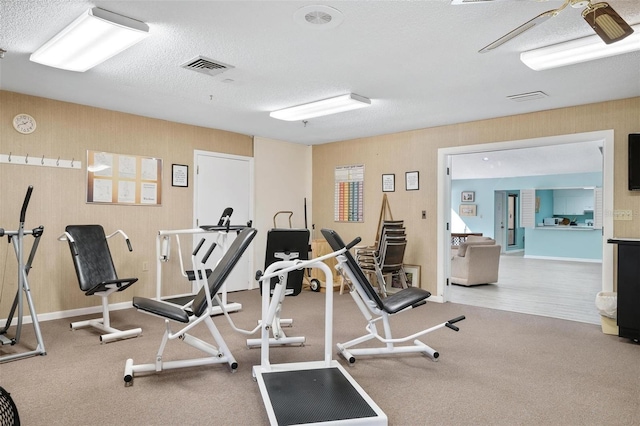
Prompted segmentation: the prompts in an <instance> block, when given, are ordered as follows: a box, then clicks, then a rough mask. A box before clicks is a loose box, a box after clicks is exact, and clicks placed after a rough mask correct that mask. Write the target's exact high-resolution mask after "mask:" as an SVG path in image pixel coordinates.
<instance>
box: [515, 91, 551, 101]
mask: <svg viewBox="0 0 640 426" xmlns="http://www.w3.org/2000/svg"><path fill="white" fill-rule="evenodd" d="M548 97H549V95H547V94H546V93H544V92H540V91H537V92H529V93H520V94H518V95H511V96H507V99H511V100H512V101H514V102H526V101H535V100H536V99H543V98H548Z"/></svg>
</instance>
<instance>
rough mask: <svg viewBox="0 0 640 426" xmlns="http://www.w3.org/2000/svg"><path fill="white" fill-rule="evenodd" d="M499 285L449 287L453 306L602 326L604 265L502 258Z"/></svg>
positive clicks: (514, 255) (507, 256)
mask: <svg viewBox="0 0 640 426" xmlns="http://www.w3.org/2000/svg"><path fill="white" fill-rule="evenodd" d="M498 276H499V280H498V282H497V283H496V284H487V285H479V286H473V287H464V286H458V285H452V286H451V287H450V292H449V295H450V298H449V300H450V301H451V302H455V303H461V304H466V305H473V306H480V307H484V308H491V309H499V310H503V311H512V312H520V313H525V314H533V315H541V316H545V317H553V318H560V319H566V320H571V321H579V322H585V323H590V324H600V315H599V314H598V310H597V309H596V306H595V299H596V294H598V292H599V291H601V290H602V264H601V263H586V262H566V261H556V260H542V259H525V258H524V257H523V256H522V254H513V255H512V254H509V255H503V256H501V257H500V269H499V275H498Z"/></svg>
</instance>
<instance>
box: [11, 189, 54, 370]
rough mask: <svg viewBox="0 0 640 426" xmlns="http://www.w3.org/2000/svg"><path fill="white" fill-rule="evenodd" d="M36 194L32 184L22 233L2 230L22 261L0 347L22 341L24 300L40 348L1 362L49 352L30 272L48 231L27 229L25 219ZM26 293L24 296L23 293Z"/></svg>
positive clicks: (22, 219) (24, 205)
mask: <svg viewBox="0 0 640 426" xmlns="http://www.w3.org/2000/svg"><path fill="white" fill-rule="evenodd" d="M32 192H33V186H31V185H29V188H27V194H26V195H25V197H24V202H23V203H22V210H21V211H20V224H19V226H18V230H16V231H7V230H5V229H3V228H0V237H3V236H5V235H6V236H7V239H8V242H9V243H13V249H14V251H15V253H16V259H17V261H18V290H17V292H16V297H15V299H14V300H13V304H12V305H11V310H10V312H9V315H8V316H7V322H6V324H5V325H4V327H3V328H2V329H0V344H1V345H3V346H4V345H11V346H13V345H15V344H16V343H19V342H20V333H21V331H22V316H23V304H24V299H26V300H27V303H28V305H29V313H30V314H31V320H32V323H33V329H34V332H35V336H36V341H37V345H36V348H35V349H34V350H32V351H27V352H21V353H14V354H9V355H5V356H2V357H0V363H3V362H7V361H13V360H16V359H22V358H26V357H30V356H34V355H46V354H47V353H46V351H45V349H44V342H43V340H42V334H41V333H40V324H39V323H38V315H37V314H36V309H35V306H34V305H33V299H32V298H31V289H30V288H29V280H28V275H29V270H30V269H31V264H32V263H33V259H34V258H35V255H36V251H37V249H38V244H39V243H40V237H41V236H42V233H43V232H44V226H42V225H40V226H39V227H37V228H34V229H31V230H25V229H24V219H25V216H26V214H27V206H28V205H29V199H30V198H31V193H32ZM25 235H32V236H33V237H34V241H33V245H32V246H31V252H30V253H29V258H28V259H27V261H26V263H25V261H24V236H25ZM23 293H24V294H23ZM16 308H17V309H18V318H17V324H16V329H15V334H14V337H12V338H10V337H7V332H8V331H9V327H11V322H12V321H13V315H14V314H15V312H16Z"/></svg>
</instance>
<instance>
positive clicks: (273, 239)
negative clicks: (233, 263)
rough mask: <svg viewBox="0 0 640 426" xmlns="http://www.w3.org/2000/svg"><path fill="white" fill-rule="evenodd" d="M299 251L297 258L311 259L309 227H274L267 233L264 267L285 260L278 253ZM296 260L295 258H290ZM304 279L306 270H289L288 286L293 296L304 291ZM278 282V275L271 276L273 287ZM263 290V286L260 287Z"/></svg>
mask: <svg viewBox="0 0 640 426" xmlns="http://www.w3.org/2000/svg"><path fill="white" fill-rule="evenodd" d="M293 252H295V253H298V256H297V257H296V258H295V259H297V260H308V259H309V230H308V229H306V228H305V229H289V228H274V229H271V230H269V232H268V233H267V252H266V256H265V259H264V269H265V270H266V269H267V268H268V267H269V265H271V264H272V263H275V262H279V261H281V260H284V259H283V258H281V257H278V256H277V255H276V254H277V253H285V254H289V253H293ZM290 260H294V259H290ZM303 279H304V270H302V269H300V270H295V271H291V272H289V275H288V276H287V288H288V289H290V290H293V293H292V294H291V296H297V295H298V294H299V293H300V292H301V291H302V280H303ZM261 283H262V282H261ZM276 284H278V277H273V278H271V284H270V285H271V289H272V290H273V288H275V286H276ZM260 290H261V291H262V287H260Z"/></svg>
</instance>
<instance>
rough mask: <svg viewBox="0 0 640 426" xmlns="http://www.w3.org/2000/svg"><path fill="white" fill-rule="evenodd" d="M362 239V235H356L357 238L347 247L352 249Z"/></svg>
mask: <svg viewBox="0 0 640 426" xmlns="http://www.w3.org/2000/svg"><path fill="white" fill-rule="evenodd" d="M360 241H362V238H360V237H356V239H355V240H353V241H351V242H350V243H349V244H347V246H346V249H347V250H351V249H352V248H353V246H355V245H356V244H358V243H359V242H360Z"/></svg>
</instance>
